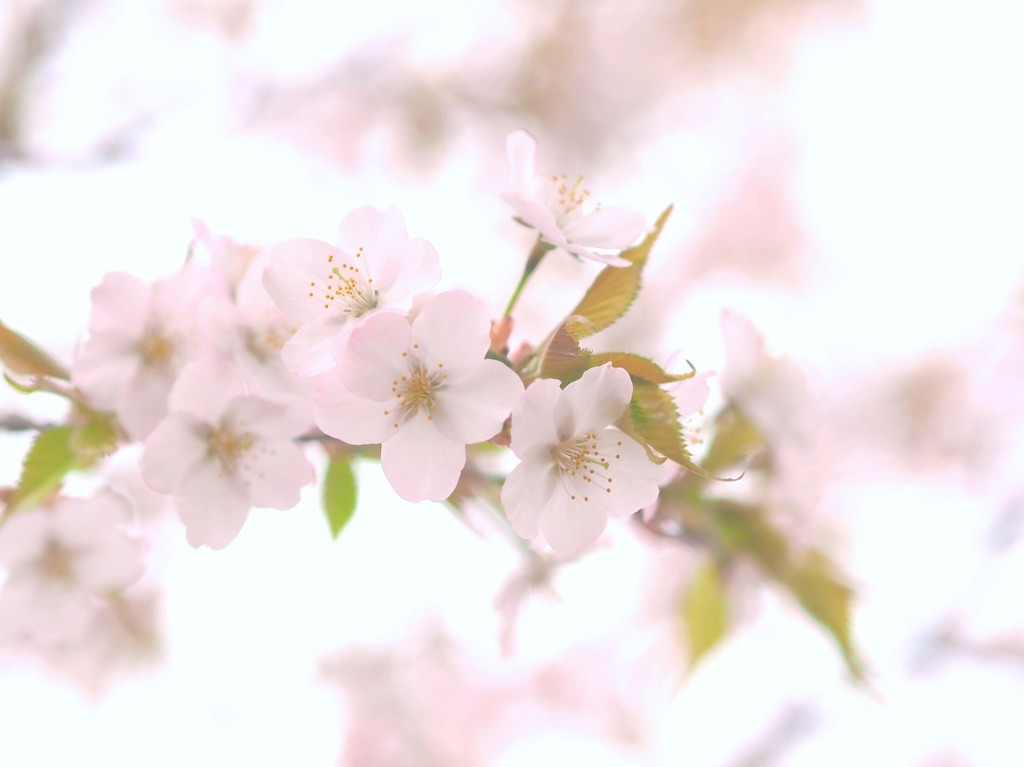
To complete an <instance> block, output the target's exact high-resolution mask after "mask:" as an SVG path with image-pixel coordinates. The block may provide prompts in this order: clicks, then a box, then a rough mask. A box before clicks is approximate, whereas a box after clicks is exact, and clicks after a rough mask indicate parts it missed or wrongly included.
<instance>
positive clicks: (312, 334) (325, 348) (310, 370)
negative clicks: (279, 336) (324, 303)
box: [281, 316, 349, 377]
mask: <svg viewBox="0 0 1024 767" xmlns="http://www.w3.org/2000/svg"><path fill="white" fill-rule="evenodd" d="M348 326H349V323H348V321H347V320H346V319H345V318H344V317H343V316H338V317H325V318H323V319H322V320H321V321H318V322H313V323H310V324H309V325H303V326H302V327H301V328H299V329H298V330H297V331H296V332H295V334H294V335H293V336H292V337H291V338H289V339H288V340H287V341H286V342H285V344H284V346H282V347H281V360H282V361H283V362H284V364H285V366H286V367H287V368H288V369H289V370H290V371H291V372H293V373H295V374H296V375H300V376H305V377H309V376H315V375H319V374H320V373H323V372H324V371H325V370H327V369H328V368H330V367H331V365H333V364H334V354H333V352H332V349H333V348H334V346H335V344H336V343H337V342H338V340H339V339H340V338H341V337H342V336H343V335H344V334H345V333H346V332H347V329H348Z"/></svg>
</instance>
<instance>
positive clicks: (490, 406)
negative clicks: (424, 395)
mask: <svg viewBox="0 0 1024 767" xmlns="http://www.w3.org/2000/svg"><path fill="white" fill-rule="evenodd" d="M522 393H523V382H522V380H520V378H519V376H518V375H516V374H515V373H514V372H513V371H512V370H511V369H510V368H508V367H506V366H505V365H503V364H502V363H500V362H498V361H497V360H482V361H481V362H480V365H479V367H477V369H476V370H475V371H473V372H472V373H469V374H468V375H465V376H460V378H459V382H458V384H457V385H454V386H451V387H449V388H447V389H442V390H441V391H439V392H438V393H437V409H436V410H435V411H434V413H433V417H434V425H435V426H436V427H437V429H438V431H440V432H441V433H442V434H443V435H444V436H446V437H448V438H449V439H453V440H455V441H457V442H462V443H463V444H468V443H472V442H482V441H483V440H485V439H490V438H491V437H493V436H494V435H495V434H497V433H498V432H499V431H501V427H502V425H503V424H504V423H505V419H506V418H508V415H509V413H510V412H511V411H512V408H513V406H514V405H515V404H516V400H517V399H518V398H519V396H520V395H522Z"/></svg>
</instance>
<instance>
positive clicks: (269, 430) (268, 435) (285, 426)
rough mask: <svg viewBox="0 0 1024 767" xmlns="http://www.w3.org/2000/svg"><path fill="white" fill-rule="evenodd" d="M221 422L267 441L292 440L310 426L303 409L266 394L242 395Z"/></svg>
mask: <svg viewBox="0 0 1024 767" xmlns="http://www.w3.org/2000/svg"><path fill="white" fill-rule="evenodd" d="M221 423H223V424H224V425H226V426H229V427H230V428H231V430H232V431H235V432H249V433H251V434H253V435H256V436H258V437H261V438H262V439H265V440H271V441H276V440H281V439H291V438H292V437H297V436H299V435H300V434H302V433H303V432H304V431H305V430H306V428H307V427H308V425H309V422H308V419H307V418H306V415H305V413H304V412H302V411H300V410H298V409H289V408H288V407H286V406H285V405H284V404H283V403H279V402H272V401H271V400H268V399H264V398H263V397H239V398H238V399H235V400H233V401H232V402H231V404H230V405H229V406H228V409H227V411H225V413H224V416H223V418H222V419H221Z"/></svg>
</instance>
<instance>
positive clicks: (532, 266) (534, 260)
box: [503, 237, 554, 317]
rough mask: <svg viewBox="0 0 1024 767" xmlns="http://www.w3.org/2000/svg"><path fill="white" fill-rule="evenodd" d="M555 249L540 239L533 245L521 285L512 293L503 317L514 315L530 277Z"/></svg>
mask: <svg viewBox="0 0 1024 767" xmlns="http://www.w3.org/2000/svg"><path fill="white" fill-rule="evenodd" d="M553 247H554V246H553V245H550V244H548V243H546V242H544V241H543V240H542V239H541V238H540V237H538V238H537V242H535V243H534V244H533V250H531V251H530V255H529V256H527V258H526V266H524V267H523V276H522V277H520V278H519V284H518V285H516V289H515V290H514V291H513V292H512V297H511V298H510V299H509V300H508V306H506V307H505V314H504V315H503V316H505V317H508V316H509V315H511V314H512V310H513V309H514V308H515V305H516V301H518V300H519V294H520V293H522V292H523V288H524V287H525V286H526V281H527V280H528V279H530V275H531V274H533V272H534V271H535V270H536V269H537V266H538V264H540V262H541V259H543V258H544V255H545V254H546V253H547V252H548V251H549V250H551V249H552V248H553Z"/></svg>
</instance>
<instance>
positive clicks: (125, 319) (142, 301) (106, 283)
mask: <svg viewBox="0 0 1024 767" xmlns="http://www.w3.org/2000/svg"><path fill="white" fill-rule="evenodd" d="M90 296H91V297H92V309H91V310H90V312H89V324H88V327H89V332H90V333H92V334H93V335H94V336H95V335H99V336H103V335H106V334H108V333H116V334H123V333H124V332H125V331H126V330H128V331H129V332H131V331H132V330H135V331H136V332H137V333H141V332H142V329H143V328H145V327H146V323H147V320H148V318H149V309H150V290H149V286H148V285H146V284H145V283H144V282H143V281H142V280H140V279H139V278H138V277H135V276H134V275H131V274H126V273H124V272H108V273H107V274H105V275H104V276H103V280H102V281H101V282H100V284H99V285H97V286H96V287H95V288H93V289H92V292H91V293H90Z"/></svg>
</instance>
